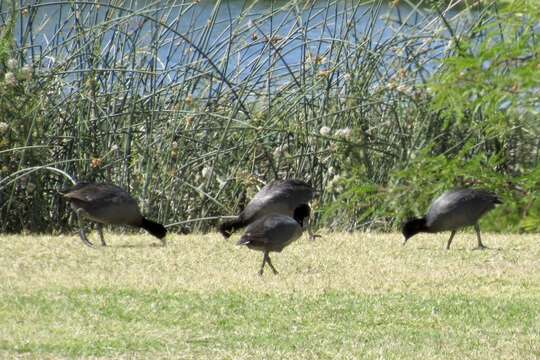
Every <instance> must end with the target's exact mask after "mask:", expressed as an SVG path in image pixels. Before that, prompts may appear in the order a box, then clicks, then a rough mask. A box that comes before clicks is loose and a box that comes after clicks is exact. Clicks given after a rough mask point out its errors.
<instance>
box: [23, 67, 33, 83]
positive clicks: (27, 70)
mask: <svg viewBox="0 0 540 360" xmlns="http://www.w3.org/2000/svg"><path fill="white" fill-rule="evenodd" d="M20 73H21V76H22V77H23V78H24V79H25V80H32V75H33V73H32V67H31V66H30V65H24V66H23V67H22V68H21V71H20Z"/></svg>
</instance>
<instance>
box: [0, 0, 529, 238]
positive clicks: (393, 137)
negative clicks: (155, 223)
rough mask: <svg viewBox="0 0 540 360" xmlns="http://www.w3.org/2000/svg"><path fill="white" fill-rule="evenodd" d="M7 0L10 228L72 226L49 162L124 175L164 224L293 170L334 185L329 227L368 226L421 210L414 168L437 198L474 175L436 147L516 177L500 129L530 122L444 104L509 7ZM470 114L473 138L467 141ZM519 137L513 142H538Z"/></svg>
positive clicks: (6, 217)
mask: <svg viewBox="0 0 540 360" xmlns="http://www.w3.org/2000/svg"><path fill="white" fill-rule="evenodd" d="M1 4H2V5H0V6H1V8H0V16H1V17H0V21H1V22H2V34H3V37H2V39H7V40H3V42H2V44H8V45H2V46H3V47H2V49H1V52H0V55H1V56H0V62H1V64H0V68H1V69H0V70H1V71H2V72H3V73H2V74H3V75H4V74H6V71H7V70H6V69H7V68H8V63H7V61H8V60H10V62H9V63H10V64H14V63H15V62H16V63H17V70H16V71H17V72H16V73H15V78H16V79H17V85H16V86H15V87H13V88H10V87H9V86H11V85H8V84H6V83H5V77H4V83H2V89H4V90H2V91H7V93H6V94H7V95H6V96H5V97H4V96H3V97H2V100H1V101H2V103H1V105H0V106H1V108H0V112H1V114H0V116H1V117H2V118H1V119H2V120H1V122H2V123H3V124H5V125H1V126H2V128H0V130H2V129H5V130H2V131H3V133H2V143H0V154H1V158H0V214H1V218H2V220H3V221H2V223H1V224H0V231H4V232H5V231H9V232H16V231H21V230H30V231H52V230H62V229H63V228H64V226H66V225H67V223H68V220H69V216H70V212H69V211H67V209H66V205H65V203H64V202H63V201H61V199H59V197H58V196H57V194H56V190H57V189H58V188H59V187H61V186H63V185H65V184H66V182H67V179H66V178H64V177H62V176H60V175H58V174H57V173H50V172H46V171H43V170H40V169H39V168H38V167H39V166H50V167H55V168H58V169H60V170H62V171H65V172H67V173H69V174H72V175H73V176H74V177H76V178H77V179H79V180H91V181H108V182H113V183H116V184H118V185H120V186H123V187H125V188H127V189H129V191H130V192H131V193H132V194H133V195H134V196H135V197H137V198H138V199H140V203H141V206H142V208H143V211H144V212H146V213H152V214H155V215H153V217H154V218H156V219H158V220H159V221H160V222H163V223H166V224H177V225H178V227H182V226H184V225H186V224H189V225H190V226H191V227H192V228H193V229H199V230H206V229H209V228H210V227H211V226H213V225H215V221H216V219H217V218H218V217H219V216H220V215H224V214H231V213H234V212H236V211H237V210H238V209H239V208H241V207H242V206H243V205H244V204H245V202H246V200H248V199H249V198H250V197H251V196H252V195H253V194H254V193H255V192H256V191H257V189H258V188H259V187H260V186H261V185H262V184H263V183H265V182H267V181H270V180H272V179H274V178H277V177H299V178H303V179H306V180H308V181H311V182H312V183H313V184H314V185H315V186H316V187H317V188H318V189H319V190H321V191H322V196H321V197H320V199H319V202H320V203H319V204H316V208H317V209H318V212H317V214H318V217H320V214H323V213H324V214H326V215H327V216H323V217H322V218H321V219H320V220H322V223H321V224H323V225H326V226H333V227H340V228H346V229H353V228H361V227H364V226H380V227H382V228H386V227H388V226H392V225H393V224H394V223H395V222H396V219H397V220H399V219H400V218H401V217H402V216H405V214H404V213H403V211H404V210H402V209H401V208H398V206H397V205H398V204H399V205H411V199H413V197H414V196H416V197H417V198H418V194H415V193H414V192H413V191H411V190H410V189H411V188H413V187H414V185H415V180H413V179H414V177H413V176H424V183H423V184H427V183H430V184H429V186H428V185H426V186H424V189H425V190H426V192H425V195H426V196H427V193H429V192H432V191H435V190H436V189H438V187H442V186H443V184H444V185H447V184H450V183H454V182H456V181H457V179H458V178H459V179H461V178H464V179H465V180H467V181H468V179H469V178H471V177H473V175H474V174H475V173H470V174H469V173H468V174H465V175H467V176H465V177H464V176H461V177H459V176H458V175H452V174H450V175H448V177H446V178H444V179H435V178H433V177H428V174H429V172H426V171H424V172H422V171H423V170H422V169H423V168H422V165H418V164H423V162H422V159H425V161H427V162H430V161H431V163H434V164H438V161H437V160H436V159H438V158H437V156H443V157H444V159H445V161H453V160H452V159H456V160H455V161H458V160H459V159H461V160H459V161H466V160H467V159H469V158H471V159H473V158H475V156H480V157H484V158H478V162H479V163H482V164H483V163H485V162H494V164H495V165H494V166H493V168H491V167H490V169H492V170H493V172H494V173H496V174H501V176H507V174H508V173H504V172H501V170H500V161H502V160H498V159H499V158H502V155H503V154H502V153H501V152H500V151H494V150H493V149H496V148H494V147H493V146H495V145H494V143H493V141H491V140H490V141H487V140H488V139H494V138H495V137H499V136H510V135H511V134H514V133H513V132H512V131H513V130H512V131H510V129H514V127H512V126H509V127H508V131H507V132H504V133H502V135H501V133H492V132H487V131H485V132H482V131H481V129H482V126H483V125H481V124H483V123H484V122H485V120H484V119H485V118H486V117H489V119H490V120H489V122H493V123H495V122H496V121H495V120H491V115H489V114H488V113H486V112H485V111H484V110H478V111H477V112H476V113H470V111H471V110H472V108H471V109H468V110H466V111H465V109H464V110H463V113H464V114H466V115H464V116H461V117H460V120H459V121H454V120H453V117H454V116H455V115H454V113H455V112H457V111H458V109H457V108H455V109H452V108H451V106H450V105H451V104H447V103H446V102H445V101H444V100H443V99H444V96H445V95H444V91H447V93H448V92H449V91H454V90H455V91H458V90H457V89H450V88H451V87H452V86H454V85H456V84H453V83H451V80H452V79H453V77H452V76H450V74H451V72H452V71H457V70H456V69H454V68H453V67H452V62H453V61H456V59H457V60H459V59H461V58H463V59H466V57H467V56H468V57H470V58H472V59H477V58H478V54H477V53H475V52H478V51H487V50H482V49H483V47H482V41H484V42H485V41H487V40H483V39H488V38H490V37H491V39H492V40H491V41H492V42H494V43H495V44H498V43H500V41H499V38H497V37H496V36H495V35H493V34H491V32H493V31H494V30H493V29H495V28H496V26H495V25H496V24H497V23H499V22H502V21H503V20H504V21H506V19H503V18H502V17H504V16H505V15H504V14H507V13H508V10H505V9H504V8H503V9H499V8H496V7H490V6H488V5H486V7H483V8H477V7H475V8H474V10H473V8H470V7H468V6H467V2H461V1H457V2H450V3H449V5H446V6H441V5H439V6H438V7H437V8H434V9H430V8H426V7H424V5H425V4H424V3H423V2H422V1H420V2H419V3H416V4H409V3H406V4H403V3H402V4H399V2H393V3H387V2H385V1H379V0H376V1H356V2H351V1H347V0H340V1H329V2H324V3H323V2H304V1H292V2H257V1H255V2H240V1H200V2H199V1H194V2H181V1H169V2H167V3H166V4H163V3H162V2H117V1H112V0H111V1H57V2H40V1H33V2H23V3H18V2H17V3H16V2H14V1H13V2H2V3H1ZM530 16H531V17H530V18H529V17H526V18H523V17H522V18H521V19H522V21H523V24H522V25H523V26H526V24H527V23H528V21H529V22H530V23H531V24H532V23H533V22H534V21H535V20H534V17H533V16H532V14H531V15H530ZM519 28H520V27H519V26H517V25H516V30H515V31H517V29H519ZM490 29H491V30H490ZM505 31H511V29H509V30H505ZM490 34H491V35H490ZM529 34H530V37H531V41H532V40H534V39H535V38H534V36H533V35H532V34H534V31H532V32H529ZM514 35H516V34H514ZM505 36H512V35H511V34H510V33H508V35H506V33H505ZM503 43H504V42H503ZM523 46H524V47H525V46H529V48H530V49H533V47H532V44H530V45H529V44H528V43H527V42H524V43H523ZM2 54H6V56H4V55H2ZM11 59H14V60H15V62H13V61H11ZM463 61H465V60H463ZM497 64H498V63H497ZM518 67H519V66H518ZM495 68H499V71H501V72H504V71H506V70H504V65H494V66H493V70H492V71H495ZM23 69H24V71H23ZM473 71H474V68H473ZM30 74H31V75H30ZM8 79H11V78H10V77H9V76H8ZM454 80H456V79H454ZM10 81H11V80H10ZM445 81H446V83H445ZM437 84H440V85H441V87H437V86H436V85H437ZM478 86H480V85H478ZM469 105H471V102H470V101H469V102H467V103H466V104H463V106H469ZM475 111H476V110H475ZM480 113H481V116H482V117H480ZM470 124H474V126H475V129H473V130H474V131H472V134H473V135H470V136H469V135H468V136H464V135H463V134H464V133H466V132H467V131H468V129H469V128H471V125H470ZM516 131H517V130H516ZM524 136H525V135H524ZM456 140H459V141H458V142H457V143H456ZM465 140H466V141H465ZM520 141H521V140H520V139H517V138H516V140H515V142H512V144H515V146H513V149H517V148H519V149H523V148H522V146H524V144H523V143H522V142H520ZM461 143H462V145H459V144H461ZM506 143H507V142H506V141H505V144H506ZM527 146H529V147H530V146H532V143H529V145H527ZM466 148H467V149H469V148H470V151H465V150H464V149H466ZM503 148H504V149H505V151H506V150H508V151H509V153H510V150H509V149H507V148H505V147H504V146H503ZM524 151H525V150H523V151H522V152H520V153H519V154H521V155H519V154H518V153H514V152H512V154H515V156H523V154H524V153H525V152H524ZM513 156H514V155H513ZM434 159H435V160H434ZM475 159H476V158H475ZM523 165H524V166H525V165H526V166H527V169H529V168H530V166H531V163H530V162H529V163H527V164H525V163H524V164H523ZM455 166H456V167H457V168H459V169H462V166H461V165H460V164H459V162H456V163H455ZM413 169H414V170H413ZM407 171H409V172H407ZM432 173H434V172H433V171H432ZM422 174H425V175H422ZM435 180H437V181H435ZM465 180H464V181H465ZM494 181H495V180H494ZM494 181H493V182H491V183H490V185H492V186H494V185H495V183H494ZM501 183H502V180H501ZM516 186H517V185H516ZM520 186H523V185H520ZM406 189H408V190H406ZM396 194H397V195H399V196H397V197H396ZM420 200H421V201H424V200H425V199H424V198H420ZM410 209H414V208H410ZM322 210H324V211H322ZM398 210H399V211H398ZM396 211H398V212H396ZM336 213H337V214H340V216H333V215H335V214H336ZM328 215H332V216H328ZM197 219H207V220H208V221H207V220H200V221H198V220H197ZM335 219H340V220H339V221H336V220H335ZM179 222H184V223H183V224H178V223H179ZM173 230H174V228H173Z"/></svg>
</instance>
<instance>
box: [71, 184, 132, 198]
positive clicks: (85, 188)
mask: <svg viewBox="0 0 540 360" xmlns="http://www.w3.org/2000/svg"><path fill="white" fill-rule="evenodd" d="M61 193H62V194H63V195H64V197H66V198H69V199H76V200H80V201H85V202H93V201H102V202H113V203H114V202H126V203H127V202H134V200H133V198H131V196H130V195H129V194H128V193H127V192H125V191H124V190H123V189H122V188H120V187H118V186H115V185H110V184H90V183H81V184H77V185H75V186H74V187H72V188H70V189H65V190H62V191H61Z"/></svg>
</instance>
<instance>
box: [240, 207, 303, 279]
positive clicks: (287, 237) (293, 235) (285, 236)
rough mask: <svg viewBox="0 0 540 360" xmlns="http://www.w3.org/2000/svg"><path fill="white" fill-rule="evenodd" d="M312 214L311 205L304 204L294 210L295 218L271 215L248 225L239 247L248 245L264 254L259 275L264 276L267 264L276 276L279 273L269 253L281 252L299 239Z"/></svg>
mask: <svg viewBox="0 0 540 360" xmlns="http://www.w3.org/2000/svg"><path fill="white" fill-rule="evenodd" d="M310 213H311V209H310V207H309V205H306V204H303V205H300V206H299V207H297V208H296V209H295V210H294V212H293V217H290V216H287V215H282V214H269V215H265V216H263V217H261V218H259V219H258V220H256V221H254V222H253V223H251V224H249V225H248V227H247V228H246V232H245V234H244V235H242V237H241V238H240V241H238V243H237V245H246V246H247V247H248V248H250V249H253V250H259V251H262V252H264V257H263V262H262V265H261V270H259V275H262V274H263V271H264V265H265V264H266V263H268V266H270V268H271V269H272V271H273V272H274V274H277V273H278V272H277V270H276V268H275V267H274V265H272V261H271V260H270V256H269V253H270V252H281V250H283V249H284V248H285V247H286V246H287V245H289V244H290V243H292V242H293V241H294V240H296V239H298V238H299V237H300V236H301V235H302V230H303V226H304V220H305V219H307V218H309V215H310Z"/></svg>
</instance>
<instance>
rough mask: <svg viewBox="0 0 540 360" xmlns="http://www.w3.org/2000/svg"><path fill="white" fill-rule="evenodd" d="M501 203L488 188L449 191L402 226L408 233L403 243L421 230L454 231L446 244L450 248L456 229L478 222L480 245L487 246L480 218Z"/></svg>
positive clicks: (476, 227) (481, 246)
mask: <svg viewBox="0 0 540 360" xmlns="http://www.w3.org/2000/svg"><path fill="white" fill-rule="evenodd" d="M501 203H502V202H501V200H500V199H499V198H498V197H497V196H496V195H495V194H493V193H490V192H488V191H485V190H475V189H455V190H450V191H447V192H445V193H443V194H442V195H441V196H439V197H438V198H437V199H435V201H433V203H432V204H431V206H430V208H429V210H428V212H427V214H426V216H424V217H423V218H421V219H412V220H409V221H407V222H406V223H405V225H404V226H403V229H402V232H403V236H405V241H404V242H403V245H405V244H406V243H407V240H409V238H411V237H412V236H414V235H415V234H417V233H419V232H427V233H437V232H441V231H452V233H451V234H450V239H448V244H447V245H446V249H450V244H451V243H452V239H453V238H454V235H456V231H457V230H458V229H460V228H462V227H465V226H472V225H474V229H475V230H476V236H477V238H478V247H477V248H476V249H485V248H486V246H484V244H482V239H481V238H480V226H479V225H478V220H479V219H480V218H481V217H482V216H483V215H484V214H485V213H487V212H488V211H490V210H491V209H493V208H495V205H497V204H501Z"/></svg>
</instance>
